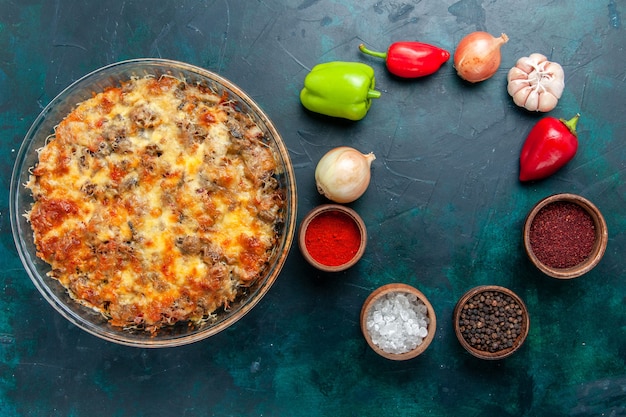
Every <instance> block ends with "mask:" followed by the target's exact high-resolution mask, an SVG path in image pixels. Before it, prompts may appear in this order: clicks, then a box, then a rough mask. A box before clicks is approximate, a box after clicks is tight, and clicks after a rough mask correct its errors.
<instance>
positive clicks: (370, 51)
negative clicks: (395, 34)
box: [359, 43, 387, 59]
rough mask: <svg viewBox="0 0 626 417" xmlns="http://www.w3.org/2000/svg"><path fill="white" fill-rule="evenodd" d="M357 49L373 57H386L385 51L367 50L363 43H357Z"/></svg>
mask: <svg viewBox="0 0 626 417" xmlns="http://www.w3.org/2000/svg"><path fill="white" fill-rule="evenodd" d="M359 51H361V52H363V53H364V54H368V55H371V56H375V57H378V58H382V59H387V53H386V52H377V51H372V50H369V49H367V48H366V47H365V44H363V43H362V44H360V45H359Z"/></svg>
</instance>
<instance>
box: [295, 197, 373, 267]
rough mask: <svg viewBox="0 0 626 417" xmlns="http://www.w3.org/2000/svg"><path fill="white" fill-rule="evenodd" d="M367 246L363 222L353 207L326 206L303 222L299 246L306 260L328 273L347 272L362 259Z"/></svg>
mask: <svg viewBox="0 0 626 417" xmlns="http://www.w3.org/2000/svg"><path fill="white" fill-rule="evenodd" d="M366 243H367V230H366V228H365V223H364V222H363V219H361V217H360V216H359V215H358V214H357V213H356V212H355V211H354V210H352V209H351V208H349V207H346V206H342V205H340V204H323V205H321V206H318V207H316V208H314V209H313V210H311V211H310V212H309V213H308V214H307V215H306V216H305V217H304V219H303V220H302V222H301V223H300V231H299V236H298V245H299V247H300V252H302V256H304V259H306V260H307V262H309V264H311V265H313V266H314V267H316V268H317V269H319V270H321V271H326V272H339V271H344V270H346V269H348V268H350V267H351V266H353V265H354V264H355V263H357V262H358V260H359V259H361V256H363V253H364V252H365V246H366Z"/></svg>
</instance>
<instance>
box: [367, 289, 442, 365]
mask: <svg viewBox="0 0 626 417" xmlns="http://www.w3.org/2000/svg"><path fill="white" fill-rule="evenodd" d="M436 328H437V318H436V316H435V310H434V309H433V307H432V305H431V304H430V302H429V301H428V299H427V298H426V296H425V295H424V294H422V292H421V291H419V290H417V289H416V288H414V287H412V286H410V285H407V284H402V283H392V284H387V285H383V286H382V287H380V288H378V289H376V290H375V291H374V292H372V293H371V294H370V295H369V297H367V299H366V300H365V303H363V308H362V309H361V331H362V332H363V336H364V337H365V340H366V341H367V344H368V345H369V346H370V347H371V348H372V349H373V350H374V352H376V353H378V354H379V355H380V356H382V357H384V358H387V359H391V360H396V361H403V360H407V359H412V358H414V357H416V356H418V355H420V354H421V353H423V352H424V351H425V350H426V348H427V347H428V345H430V343H431V342H432V340H433V338H434V337H435V330H436Z"/></svg>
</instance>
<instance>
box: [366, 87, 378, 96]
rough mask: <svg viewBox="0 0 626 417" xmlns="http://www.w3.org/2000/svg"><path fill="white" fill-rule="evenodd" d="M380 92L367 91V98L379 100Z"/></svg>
mask: <svg viewBox="0 0 626 417" xmlns="http://www.w3.org/2000/svg"><path fill="white" fill-rule="evenodd" d="M379 97H380V91H378V90H371V89H370V90H367V98H379Z"/></svg>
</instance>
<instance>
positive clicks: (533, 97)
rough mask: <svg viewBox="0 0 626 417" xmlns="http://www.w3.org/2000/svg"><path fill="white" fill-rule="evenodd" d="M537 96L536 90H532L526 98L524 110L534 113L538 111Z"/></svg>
mask: <svg viewBox="0 0 626 417" xmlns="http://www.w3.org/2000/svg"><path fill="white" fill-rule="evenodd" d="M539 96H540V94H539V93H538V92H537V90H535V89H532V90H531V91H530V94H528V97H526V102H525V103H524V107H525V108H526V110H530V111H536V110H538V109H539Z"/></svg>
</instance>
